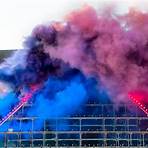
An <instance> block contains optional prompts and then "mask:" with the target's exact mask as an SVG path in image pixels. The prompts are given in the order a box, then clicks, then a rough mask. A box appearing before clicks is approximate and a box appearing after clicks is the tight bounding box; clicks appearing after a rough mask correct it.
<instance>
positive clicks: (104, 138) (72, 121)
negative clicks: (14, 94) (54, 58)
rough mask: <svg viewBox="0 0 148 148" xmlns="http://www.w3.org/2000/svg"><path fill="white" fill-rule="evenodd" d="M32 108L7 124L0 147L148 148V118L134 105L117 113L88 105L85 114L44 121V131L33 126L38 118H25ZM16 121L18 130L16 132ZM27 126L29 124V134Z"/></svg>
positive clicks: (23, 109) (113, 110)
mask: <svg viewBox="0 0 148 148" xmlns="http://www.w3.org/2000/svg"><path fill="white" fill-rule="evenodd" d="M31 106H32V104H27V105H26V106H24V107H23V108H22V109H21V110H20V111H19V112H18V113H17V114H16V115H14V116H13V117H12V118H11V119H10V120H9V121H8V122H10V123H11V124H10V126H9V128H8V131H7V132H1V133H0V137H1V142H0V146H1V147H71V146H72V147H107V146H108V147H115V146H116V147H117V146H119V147H122V146H123V147H126V146H127V147H130V146H132V147H134V146H135V147H148V117H146V116H145V114H143V113H142V112H140V110H139V109H138V108H137V109H136V108H135V107H134V106H133V105H132V104H130V105H129V104H128V105H121V106H120V107H119V109H118V110H117V109H115V108H114V107H113V105H112V104H96V103H90V104H86V105H85V107H86V111H85V112H77V113H76V114H73V115H71V116H65V117H59V118H49V119H46V120H44V122H43V126H42V127H43V128H42V129H35V126H34V125H35V124H36V121H37V120H40V119H39V118H37V117H27V116H26V115H25V110H26V109H27V108H28V107H31ZM127 106H128V108H129V106H130V108H132V107H133V108H134V112H133V113H132V112H130V111H129V110H128V109H127ZM136 110H137V111H136ZM16 121H17V123H19V124H18V125H17V126H18V127H17V130H15V129H13V125H14V124H15V123H16ZM24 122H25V123H26V122H27V123H28V122H29V123H30V129H29V130H25V129H24V127H23V123H24ZM12 123H14V124H12Z"/></svg>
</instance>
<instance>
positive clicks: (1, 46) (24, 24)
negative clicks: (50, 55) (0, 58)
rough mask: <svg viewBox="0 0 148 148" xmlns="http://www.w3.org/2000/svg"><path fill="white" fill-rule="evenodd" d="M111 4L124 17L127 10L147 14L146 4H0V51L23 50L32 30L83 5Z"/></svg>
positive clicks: (55, 0) (89, 0)
mask: <svg viewBox="0 0 148 148" xmlns="http://www.w3.org/2000/svg"><path fill="white" fill-rule="evenodd" d="M112 3H113V5H114V6H116V7H115V11H116V13H126V12H127V11H128V9H129V7H136V8H138V9H141V10H144V11H148V0H0V50H5V49H21V48H23V47H22V42H23V40H24V39H25V37H26V36H28V35H29V34H30V33H31V30H32V29H33V28H34V26H36V25H37V24H41V23H48V22H49V21H52V20H54V21H58V20H62V18H63V17H64V15H65V14H66V13H67V12H69V11H71V10H73V9H77V8H80V7H81V6H83V5H84V4H88V5H91V6H93V7H94V8H96V9H102V8H103V7H104V6H106V5H110V4H112Z"/></svg>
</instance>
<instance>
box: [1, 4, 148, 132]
mask: <svg viewBox="0 0 148 148" xmlns="http://www.w3.org/2000/svg"><path fill="white" fill-rule="evenodd" d="M106 13H108V14H106ZM106 13H100V14H99V13H98V12H96V10H94V9H93V8H92V7H89V6H85V7H83V8H82V9H80V10H76V11H74V12H71V13H70V14H68V15H67V16H66V17H65V20H64V22H51V23H50V24H48V25H47V24H46V25H38V26H37V27H35V28H34V29H33V31H32V33H31V35H30V36H29V37H28V38H27V39H26V41H25V43H24V49H23V51H20V50H19V51H16V52H15V53H14V54H13V55H12V56H11V57H9V58H7V59H6V60H5V61H4V62H3V63H1V65H0V80H1V82H3V83H7V84H9V86H10V88H11V92H9V93H8V94H7V95H5V98H3V100H5V102H7V103H6V104H7V106H8V107H7V111H9V110H10V106H11V105H13V104H14V103H16V101H18V100H17V99H16V98H18V97H19V96H20V95H21V94H22V93H25V92H26V91H29V89H30V86H34V85H40V88H39V90H37V92H36V93H35V94H34V95H33V102H34V106H33V107H32V108H30V109H28V110H27V112H26V115H27V116H39V117H41V118H42V119H47V118H48V117H59V116H64V115H67V114H69V115H71V114H73V113H74V112H75V111H76V110H77V109H78V108H79V107H80V106H81V104H84V103H85V102H86V101H87V100H88V99H89V98H91V97H94V98H97V99H100V96H101V94H103V93H104V90H105V92H106V97H104V98H103V99H107V98H108V97H109V98H110V100H111V102H113V103H114V104H115V106H117V105H118V104H119V103H121V102H122V103H127V102H129V101H130V100H129V98H128V92H131V91H134V90H140V91H144V92H147V91H148V27H147V23H148V14H147V13H143V12H140V11H138V10H130V11H129V13H128V14H126V15H124V16H118V15H115V14H113V13H111V12H106ZM10 95H11V97H10ZM0 101H1V100H0ZM46 108H47V110H46ZM2 109H3V105H2V104H1V102H0V110H2ZM0 115H1V116H4V115H5V113H4V112H3V111H1V112H0ZM42 122H43V120H41V121H38V123H36V129H39V128H41V124H42ZM15 125H17V124H16V123H15ZM4 126H6V125H4ZM28 127H30V126H29V123H26V130H28Z"/></svg>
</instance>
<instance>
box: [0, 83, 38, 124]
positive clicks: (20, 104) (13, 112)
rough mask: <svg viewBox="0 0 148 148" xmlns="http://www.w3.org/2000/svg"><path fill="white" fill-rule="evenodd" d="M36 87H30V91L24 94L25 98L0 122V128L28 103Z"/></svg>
mask: <svg viewBox="0 0 148 148" xmlns="http://www.w3.org/2000/svg"><path fill="white" fill-rule="evenodd" d="M37 88H38V86H31V89H32V91H31V92H29V93H27V94H25V96H24V97H23V98H22V99H21V101H20V102H19V104H18V105H16V106H15V107H14V108H13V109H12V110H11V112H9V113H8V114H7V115H6V116H5V117H4V118H3V119H2V120H1V121H0V126H1V125H3V124H4V123H5V122H6V121H7V120H8V119H9V118H10V117H11V116H13V115H14V114H15V113H16V112H17V111H18V110H19V109H20V108H21V107H22V106H24V105H25V103H26V102H28V100H29V99H31V98H32V95H33V92H34V91H36V90H37Z"/></svg>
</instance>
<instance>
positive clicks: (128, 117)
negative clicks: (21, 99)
mask: <svg viewBox="0 0 148 148" xmlns="http://www.w3.org/2000/svg"><path fill="white" fill-rule="evenodd" d="M3 52H4V51H3ZM5 55H6V56H7V55H8V54H5ZM30 107H33V101H32V100H30V101H29V102H28V103H27V104H26V105H25V106H23V107H22V108H21V109H20V110H19V111H18V112H17V113H16V114H15V115H14V116H12V117H11V118H10V119H9V120H8V121H7V123H10V124H9V128H8V131H7V132H0V147H11V148H12V147H117V146H119V147H130V146H131V147H145V148H146V147H148V117H147V116H146V115H145V114H144V113H143V112H142V111H141V110H140V109H139V108H138V107H136V106H135V105H134V104H132V103H131V104H120V105H119V108H118V109H116V108H115V107H114V106H113V104H112V103H110V102H109V101H108V102H105V103H100V102H99V100H95V99H94V100H93V99H91V100H88V101H87V103H86V104H85V105H83V106H81V107H80V108H79V110H77V111H76V112H75V113H74V114H72V115H71V116H69V115H66V116H64V117H60V118H50V117H49V119H46V120H44V123H43V128H42V129H40V130H38V129H35V128H34V124H35V123H36V122H35V121H37V120H38V121H39V120H40V118H38V117H28V116H27V115H26V114H25V111H26V110H27V109H28V108H30ZM129 108H132V111H130V110H129ZM53 112H54V111H53ZM16 121H17V123H19V124H17V129H13V125H14V124H15V123H16ZM23 123H30V124H29V125H31V126H30V127H29V130H28V129H24V127H23Z"/></svg>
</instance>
